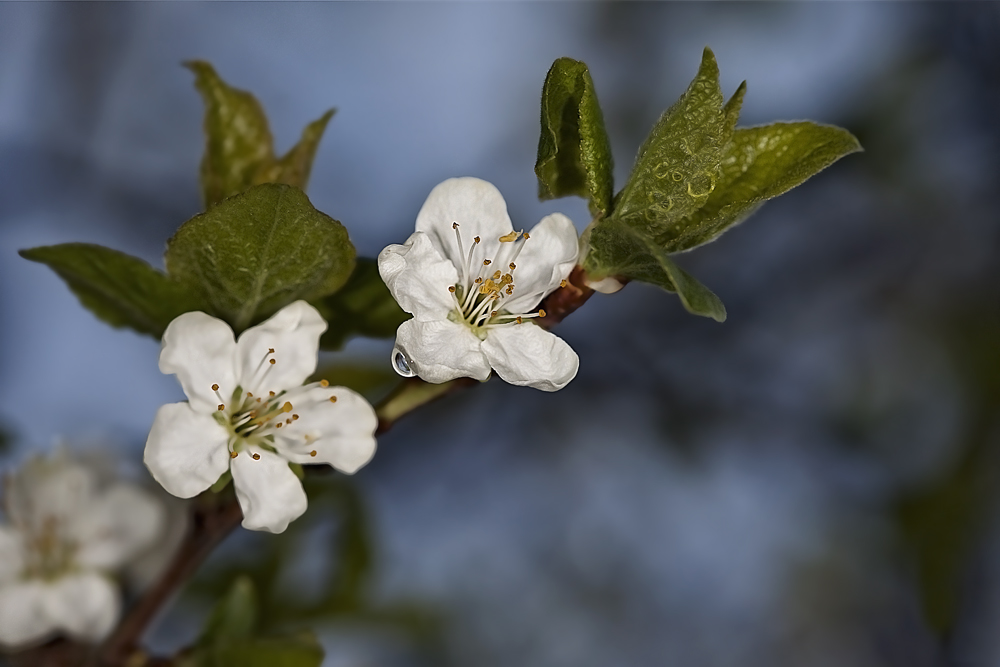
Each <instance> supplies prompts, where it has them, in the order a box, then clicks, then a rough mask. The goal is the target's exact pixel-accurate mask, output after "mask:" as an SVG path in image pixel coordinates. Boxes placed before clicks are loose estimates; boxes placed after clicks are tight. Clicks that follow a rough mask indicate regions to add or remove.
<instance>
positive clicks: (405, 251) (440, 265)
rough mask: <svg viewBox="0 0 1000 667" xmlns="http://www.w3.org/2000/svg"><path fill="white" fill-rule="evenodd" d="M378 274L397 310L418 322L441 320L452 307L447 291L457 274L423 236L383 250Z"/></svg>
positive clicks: (379, 260) (411, 237)
mask: <svg viewBox="0 0 1000 667" xmlns="http://www.w3.org/2000/svg"><path fill="white" fill-rule="evenodd" d="M378 272H379V275H381V276H382V280H383V281H384V282H385V284H386V287H388V288H389V292H390V293H391V294H392V298H394V299H395V300H396V303H398V304H399V307H400V308H402V309H403V310H405V311H406V312H408V313H410V314H411V315H413V316H414V317H416V318H417V319H418V320H442V319H444V318H445V317H447V315H448V312H449V311H450V310H452V309H453V308H454V307H455V305H454V303H455V299H454V297H453V296H452V295H451V292H449V291H448V288H449V287H450V286H452V285H454V284H456V283H457V282H458V272H457V271H456V269H455V266H454V265H453V264H452V263H451V262H450V261H449V260H447V259H445V258H444V257H442V256H441V253H440V252H439V251H438V249H437V248H435V247H434V245H433V244H432V243H431V239H430V236H428V235H427V234H425V233H424V232H414V233H413V234H411V235H410V238H408V239H407V240H406V243H404V244H403V245H391V246H388V247H386V248H385V249H384V250H382V252H380V253H379V254H378Z"/></svg>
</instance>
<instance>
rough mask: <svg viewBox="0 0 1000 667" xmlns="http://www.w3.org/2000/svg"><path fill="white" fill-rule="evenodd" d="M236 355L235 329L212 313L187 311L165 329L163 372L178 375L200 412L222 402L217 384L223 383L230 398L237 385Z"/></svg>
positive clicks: (220, 385) (222, 388) (161, 363)
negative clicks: (215, 385)
mask: <svg viewBox="0 0 1000 667" xmlns="http://www.w3.org/2000/svg"><path fill="white" fill-rule="evenodd" d="M235 358H236V341H235V340H234V339H233V330H232V329H230V328H229V325H228V324H226V323H225V322H223V321H222V320H219V319H216V318H214V317H212V316H211V315H206V314H205V313H202V312H192V313H184V314H183V315H181V316H180V317H177V318H176V319H174V321H173V322H171V323H170V324H169V325H168V326H167V330H166V331H164V332H163V349H162V350H161V351H160V372H162V373H166V374H171V373H172V374H174V375H176V376H177V380H178V381H179V382H180V383H181V387H182V388H183V389H184V393H185V394H186V395H187V397H188V400H189V401H190V402H191V405H192V406H193V407H194V408H195V409H196V410H198V411H200V412H211V411H212V410H215V408H216V406H217V405H218V404H219V402H220V401H219V397H218V396H217V395H216V393H215V391H214V390H213V389H212V385H213V384H218V385H219V387H220V388H221V389H220V390H219V393H220V394H221V395H222V396H223V397H225V399H227V400H228V398H229V396H230V395H231V394H232V392H233V390H234V389H235V388H236V369H235V366H234V363H235ZM222 402H223V403H224V402H225V401H222Z"/></svg>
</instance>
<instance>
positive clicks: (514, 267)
mask: <svg viewBox="0 0 1000 667" xmlns="http://www.w3.org/2000/svg"><path fill="white" fill-rule="evenodd" d="M509 266H510V270H511V271H513V270H514V269H516V268H517V264H515V263H514V262H511V263H510V264H509Z"/></svg>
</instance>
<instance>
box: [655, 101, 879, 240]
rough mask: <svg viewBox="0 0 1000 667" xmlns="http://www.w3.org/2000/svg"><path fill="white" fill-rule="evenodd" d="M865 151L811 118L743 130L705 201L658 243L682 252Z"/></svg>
mask: <svg viewBox="0 0 1000 667" xmlns="http://www.w3.org/2000/svg"><path fill="white" fill-rule="evenodd" d="M860 150H861V145H860V144H859V143H858V140H857V139H855V138H854V136H853V135H852V134H851V133H850V132H848V131H847V130H844V129H842V128H839V127H833V126H831V125H820V124H818V123H811V122H808V121H802V122H796V123H774V124H772V125H762V126H760V127H746V128H739V129H737V130H736V131H735V132H734V133H733V138H732V140H731V141H730V142H729V144H728V145H727V146H726V151H725V153H724V155H723V159H722V172H721V175H720V177H719V182H718V184H717V186H716V188H715V191H714V192H712V194H711V195H710V196H709V197H708V200H707V201H706V202H705V205H704V206H702V207H701V208H700V209H698V210H697V211H695V212H694V213H692V214H691V215H690V216H688V217H687V218H684V219H682V220H677V221H676V222H674V223H673V224H671V225H670V226H669V227H667V228H666V229H663V230H661V231H660V232H659V233H658V234H657V236H656V241H657V242H658V243H659V244H660V246H661V247H663V248H664V249H666V250H667V251H668V252H681V251H684V250H689V249H691V248H694V247H696V246H699V245H702V244H704V243H708V242H709V241H712V240H714V239H715V238H717V237H718V236H719V235H720V234H722V233H723V232H724V231H726V230H727V229H729V228H730V227H732V226H733V225H735V224H737V223H739V222H741V221H742V220H744V219H746V218H747V217H748V216H749V215H750V214H751V213H753V212H754V211H755V210H757V208H758V207H759V206H760V205H761V204H763V203H764V202H765V201H767V200H768V199H771V198H772V197H777V196H778V195H780V194H783V193H785V192H788V191H789V190H791V189H792V188H794V187H795V186H797V185H799V184H801V183H803V182H804V181H806V180H807V179H809V178H810V177H812V176H813V175H815V174H816V173H818V172H820V171H822V170H823V169H825V168H826V167H828V166H830V165H831V164H833V163H834V162H836V161H837V160H839V159H840V158H842V157H844V156H845V155H849V154H850V153H854V152H856V151H860Z"/></svg>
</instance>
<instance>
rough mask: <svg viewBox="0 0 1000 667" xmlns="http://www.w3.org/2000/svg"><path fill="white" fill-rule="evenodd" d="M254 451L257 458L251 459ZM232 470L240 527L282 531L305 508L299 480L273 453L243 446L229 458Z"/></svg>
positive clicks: (303, 493)
mask: <svg viewBox="0 0 1000 667" xmlns="http://www.w3.org/2000/svg"><path fill="white" fill-rule="evenodd" d="M254 454H259V455H260V458H259V459H257V460H255V459H254V458H253V455H254ZM232 471H233V484H234V486H235V487H236V499H237V500H239V501H240V507H241V508H242V509H243V527H244V528H246V529H248V530H266V531H267V532H270V533H283V532H284V531H285V529H286V528H288V524H289V523H291V522H292V521H294V520H295V519H297V518H299V517H300V516H302V513H303V512H305V511H306V507H307V504H308V500H307V499H306V492H305V490H304V489H303V488H302V482H300V481H299V478H298V477H296V476H295V473H293V472H292V470H291V468H289V467H288V461H286V460H285V459H283V458H282V457H280V456H278V455H277V454H274V453H272V452H269V451H266V450H263V449H257V448H255V447H249V446H248V447H245V448H244V449H243V451H241V452H240V453H239V456H237V457H236V458H235V459H233V460H232Z"/></svg>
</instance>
